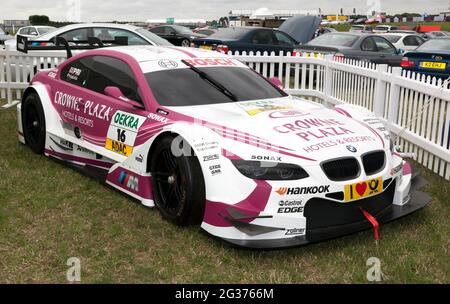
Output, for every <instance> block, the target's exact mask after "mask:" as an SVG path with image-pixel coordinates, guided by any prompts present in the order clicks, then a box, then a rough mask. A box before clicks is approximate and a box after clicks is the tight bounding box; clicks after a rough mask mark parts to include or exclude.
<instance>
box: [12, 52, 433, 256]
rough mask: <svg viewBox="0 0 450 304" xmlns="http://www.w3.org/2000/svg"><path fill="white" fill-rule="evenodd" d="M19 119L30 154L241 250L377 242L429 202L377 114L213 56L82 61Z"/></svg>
mask: <svg viewBox="0 0 450 304" xmlns="http://www.w3.org/2000/svg"><path fill="white" fill-rule="evenodd" d="M18 121H19V123H18V129H19V138H20V141H21V142H22V143H25V144H27V145H28V146H29V147H30V148H31V149H32V150H33V151H34V152H36V153H38V154H44V155H45V156H49V157H53V158H57V159H60V160H63V161H65V162H67V163H70V165H71V166H73V167H76V168H77V169H79V170H82V171H83V172H86V173H87V174H89V175H91V176H94V177H95V178H97V179H99V180H101V181H104V182H106V183H107V184H108V185H110V186H112V187H114V188H116V189H118V190H119V191H122V192H124V193H126V194H128V195H129V196H131V197H133V198H135V199H137V200H139V201H140V202H142V204H144V205H146V206H149V207H153V206H156V207H157V208H158V209H159V211H160V212H161V214H162V216H163V217H164V218H166V219H168V220H169V221H172V222H174V223H175V224H178V225H188V224H200V225H201V227H202V228H203V229H204V230H205V231H207V232H208V233H209V234H211V235H213V236H215V237H218V238H220V239H222V240H225V241H226V242H228V243H232V244H234V245H237V246H243V247H250V248H281V247H291V246H298V245H303V244H307V243H310V242H316V241H320V240H325V239H329V238H334V237H337V236H341V235H345V234H349V233H353V232H356V231H360V230H364V229H370V228H372V227H374V229H375V231H376V232H377V229H378V225H379V223H384V222H388V221H391V220H394V219H397V218H400V217H402V216H405V215H407V214H410V213H412V212H414V211H416V210H418V209H420V208H422V207H424V206H425V205H426V204H427V203H428V201H429V198H428V197H427V196H426V195H425V194H423V193H421V192H418V191H416V190H415V189H414V182H413V177H414V176H413V175H414V174H413V172H412V167H411V165H410V164H409V163H408V162H406V161H405V160H403V158H402V157H401V155H400V154H398V153H397V152H396V151H395V150H394V146H393V144H392V141H391V140H390V137H389V133H388V132H387V130H386V129H385V127H384V126H383V124H382V123H381V122H380V120H378V119H377V118H376V117H375V116H374V115H373V114H372V113H371V112H369V111H368V110H365V109H363V108H359V107H355V106H350V105H342V106H336V107H335V108H334V109H328V108H325V107H324V106H322V105H320V104H316V103H312V102H309V101H307V100H303V99H300V98H296V97H292V96H290V95H288V94H287V93H285V92H284V91H283V90H282V88H280V87H279V86H278V85H277V83H276V82H275V81H273V82H271V81H269V80H268V79H266V78H264V77H263V76H261V75H259V74H258V73H256V72H255V71H254V70H252V69H250V68H249V67H247V66H246V65H245V64H243V63H241V62H239V61H238V60H236V59H234V58H232V57H229V56H227V55H224V54H220V53H217V52H208V51H204V50H201V49H188V48H176V47H156V46H155V47H153V46H123V47H110V48H103V49H96V50H89V51H86V52H83V53H81V54H78V55H76V56H74V57H72V58H69V59H68V60H66V61H65V62H63V63H62V64H61V65H59V66H58V67H57V68H54V69H51V70H44V71H41V72H39V73H38V74H36V75H35V76H34V78H33V79H32V81H31V83H30V86H29V87H28V88H27V89H26V90H25V92H24V94H23V99H22V102H21V103H20V104H19V105H18Z"/></svg>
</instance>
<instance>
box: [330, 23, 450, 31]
mask: <svg viewBox="0 0 450 304" xmlns="http://www.w3.org/2000/svg"><path fill="white" fill-rule="evenodd" d="M382 25H407V26H409V27H414V26H416V25H440V26H441V30H442V31H450V22H398V23H383V24H382ZM351 26H352V25H351V24H335V25H332V26H331V27H333V28H335V29H336V30H337V31H339V32H347V31H348V30H349V29H350V27H351Z"/></svg>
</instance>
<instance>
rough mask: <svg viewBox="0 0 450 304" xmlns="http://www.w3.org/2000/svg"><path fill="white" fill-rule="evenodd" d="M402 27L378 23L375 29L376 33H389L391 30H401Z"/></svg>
mask: <svg viewBox="0 0 450 304" xmlns="http://www.w3.org/2000/svg"><path fill="white" fill-rule="evenodd" d="M399 29H400V27H399V26H393V25H377V26H375V28H374V29H373V32H374V33H389V32H390V31H393V30H399Z"/></svg>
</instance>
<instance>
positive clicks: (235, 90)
mask: <svg viewBox="0 0 450 304" xmlns="http://www.w3.org/2000/svg"><path fill="white" fill-rule="evenodd" d="M198 70H200V71H202V72H204V73H205V74H207V75H208V76H209V77H211V78H212V79H214V81H215V82H218V83H220V85H221V86H222V87H224V88H227V90H228V91H229V92H230V93H231V95H232V96H233V97H235V98H230V96H229V94H224V93H223V92H222V91H221V90H220V89H219V88H217V87H216V86H214V85H212V84H211V83H210V82H209V81H208V80H206V79H204V78H202V76H201V75H200V74H199V73H197V72H196V71H194V70H192V69H190V68H186V69H173V70H163V71H157V72H151V73H147V74H145V77H146V79H147V82H148V85H149V86H150V89H151V90H152V91H153V95H154V96H155V98H156V100H157V101H158V102H159V104H161V105H163V106H168V107H173V106H195V105H208V104H219V103H228V102H240V101H248V100H255V99H258V100H261V99H269V98H277V97H284V96H287V94H285V93H283V92H282V91H279V90H277V89H276V88H275V87H274V86H273V85H271V84H270V83H269V82H268V81H267V80H266V79H264V78H263V77H262V76H260V75H258V74H256V73H255V72H254V71H252V70H250V69H246V68H238V67H226V68H224V67H208V68H198Z"/></svg>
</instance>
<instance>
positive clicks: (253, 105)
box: [237, 100, 292, 116]
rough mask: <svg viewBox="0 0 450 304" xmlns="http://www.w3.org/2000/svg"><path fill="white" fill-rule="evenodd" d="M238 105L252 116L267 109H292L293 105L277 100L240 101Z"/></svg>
mask: <svg viewBox="0 0 450 304" xmlns="http://www.w3.org/2000/svg"><path fill="white" fill-rule="evenodd" d="M237 105H238V106H239V107H240V108H241V109H243V110H244V111H245V112H247V114H248V115H250V116H255V115H257V114H259V113H263V112H267V111H275V110H286V109H291V108H292V106H290V105H288V104H283V103H278V102H275V101H264V100H262V101H249V102H240V103H237Z"/></svg>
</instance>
